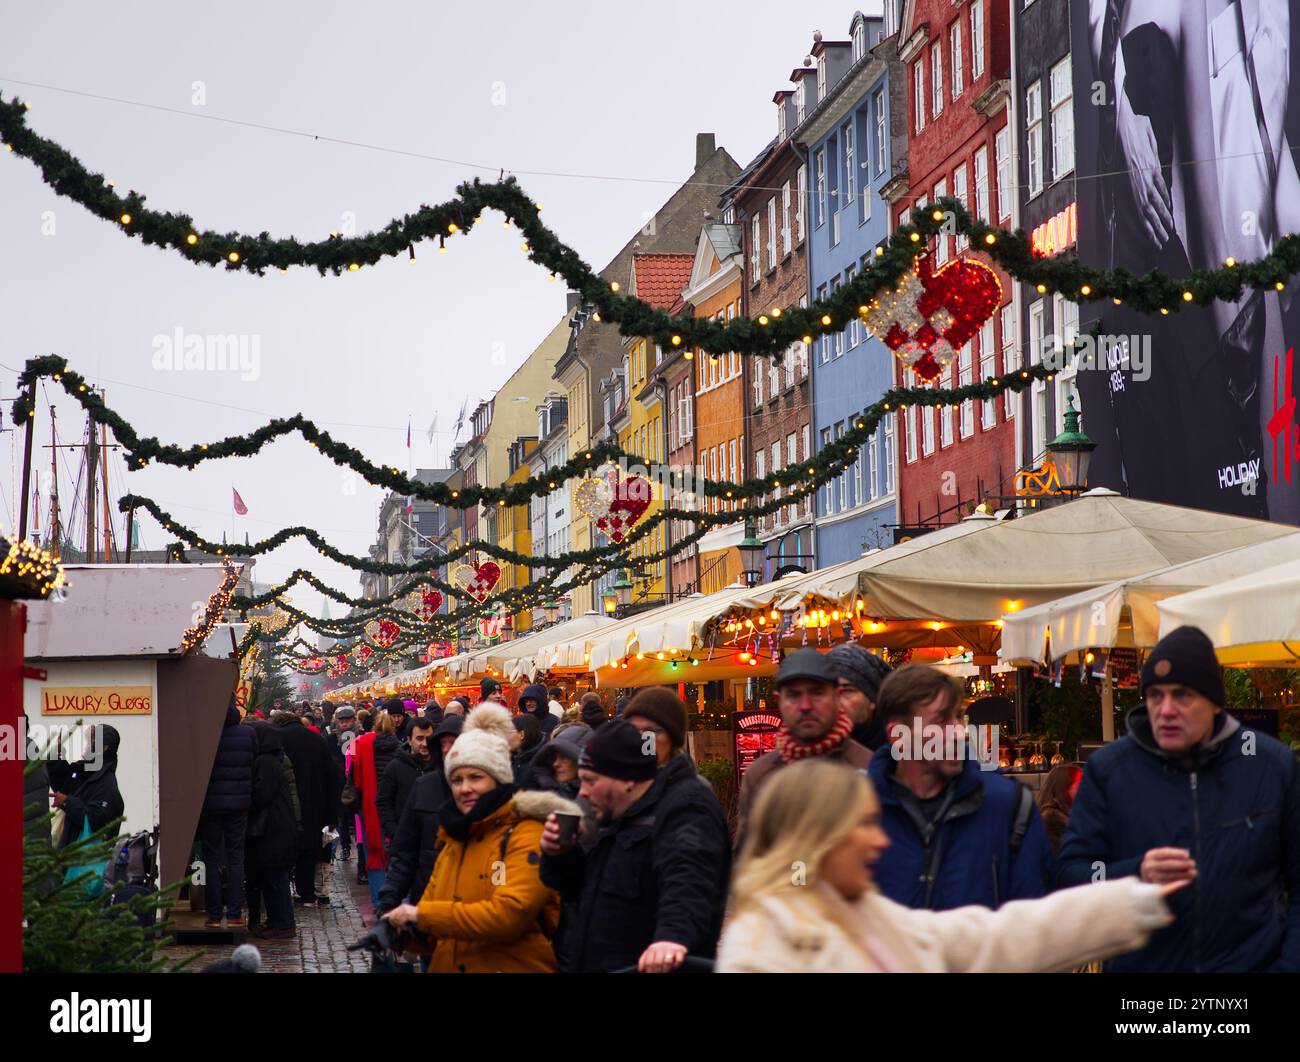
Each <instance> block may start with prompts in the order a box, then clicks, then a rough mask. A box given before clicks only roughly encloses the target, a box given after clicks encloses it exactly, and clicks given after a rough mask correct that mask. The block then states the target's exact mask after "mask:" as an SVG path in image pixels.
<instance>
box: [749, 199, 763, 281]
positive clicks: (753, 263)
mask: <svg viewBox="0 0 1300 1062" xmlns="http://www.w3.org/2000/svg"><path fill="white" fill-rule="evenodd" d="M760 224H761V222H760V220H759V217H758V215H757V214H755V215H754V216H753V217H752V218H750V219H749V274H750V275H749V282H750V283H751V284H757V283H758V282H759V279H760V274H759V269H758V245H759V241H760V239H761V238H762V233H761V232H760V231H759V226H760Z"/></svg>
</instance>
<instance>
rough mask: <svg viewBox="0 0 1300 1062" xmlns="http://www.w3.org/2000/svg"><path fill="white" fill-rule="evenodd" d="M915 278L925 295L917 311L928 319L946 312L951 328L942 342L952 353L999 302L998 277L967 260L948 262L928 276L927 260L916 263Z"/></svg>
mask: <svg viewBox="0 0 1300 1062" xmlns="http://www.w3.org/2000/svg"><path fill="white" fill-rule="evenodd" d="M917 275H918V276H919V277H920V278H921V286H922V287H923V288H924V289H925V293H924V294H923V295H922V296H921V297H920V298H919V299H917V301H916V308H917V309H918V310H920V311H921V313H922V314H923V315H924V316H925V317H926V318H927V319H928V318H930V317H931V316H933V314H934V312H935V311H936V310H938V309H939V308H940V307H942V308H943V309H945V310H947V311H948V313H949V315H951V317H952V324H951V325H949V326H948V327H947V328H945V329H944V330H943V338H944V339H946V340H947V341H948V345H949V346H950V347H952V349H953V350H960V349H961V348H962V347H963V346H965V345H966V343H967V342H968V341H969V340H970V339H972V338H973V337H974V336H975V334H976V333H977V332H978V331H979V330H980V325H982V324H983V323H984V322H985V321H987V320H988V319H989V318H990V317H992V316H993V311H994V310H996V309H997V308H998V304H999V303H1000V302H1001V301H1002V285H1001V284H1000V283H998V275H997V274H996V273H994V272H993V270H992V269H990V268H989V267H988V266H986V265H985V264H984V263H983V262H976V261H974V260H973V259H970V258H958V259H957V260H956V261H955V262H949V263H948V264H947V265H946V266H944V267H943V268H942V269H940V270H939V271H938V272H937V273H932V272H931V268H930V260H929V259H928V258H926V259H923V260H922V261H921V262H920V263H919V268H918V269H917ZM926 345H927V346H929V345H930V344H926Z"/></svg>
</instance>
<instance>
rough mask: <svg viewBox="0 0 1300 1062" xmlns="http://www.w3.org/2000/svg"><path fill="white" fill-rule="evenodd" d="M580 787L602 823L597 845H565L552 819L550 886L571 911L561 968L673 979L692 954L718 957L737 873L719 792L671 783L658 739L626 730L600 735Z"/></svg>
mask: <svg viewBox="0 0 1300 1062" xmlns="http://www.w3.org/2000/svg"><path fill="white" fill-rule="evenodd" d="M578 777H579V779H580V780H581V782H582V788H581V789H580V790H579V793H578V796H579V798H580V799H582V800H586V801H587V802H588V803H589V804H590V805H591V808H592V811H593V812H594V813H595V815H596V818H597V821H598V823H599V828H600V832H599V836H598V839H597V841H596V843H595V845H594V846H593V847H592V848H591V850H590V851H584V850H583V848H582V847H580V846H579V845H578V844H577V843H576V841H569V842H567V843H565V844H561V843H560V825H559V821H558V820H557V818H556V817H555V816H554V815H552V816H550V818H548V819H547V820H546V827H545V829H544V830H543V831H542V865H541V876H542V881H543V882H545V883H546V885H548V886H549V887H550V888H552V889H555V890H556V891H557V892H558V893H559V894H560V896H561V898H562V899H563V900H564V916H563V921H562V923H561V926H560V935H559V938H558V941H557V944H556V955H557V957H558V959H559V963H560V969H561V970H562V971H564V972H566V973H598V972H609V971H613V970H619V969H624V968H627V967H632V966H635V967H636V968H637V969H638V970H640V971H641V972H642V973H667V972H670V971H672V970H675V969H677V968H678V967H679V966H681V964H682V961H683V960H684V959H685V958H686V956H687V955H688V954H690V955H692V956H698V957H701V958H711V957H712V956H713V954H714V951H715V949H716V947H717V942H718V935H719V933H720V932H721V929H722V915H723V909H724V904H725V901H726V896H727V879H728V875H729V873H730V870H731V844H730V840H729V838H728V835H727V822H726V818H725V817H724V816H723V813H722V808H721V806H720V805H719V804H718V799H717V797H715V796H714V795H713V791H712V790H711V789H710V788H709V787H708V786H704V785H674V784H672V783H673V779H672V777H670V772H668V771H660V770H659V769H658V763H657V760H656V756H655V735H654V734H652V733H650V732H648V731H647V732H645V733H642V731H640V730H639V729H637V727H635V726H634V725H633V724H632V723H630V722H628V721H627V720H625V719H612V720H610V721H609V722H607V723H605V724H604V725H603V726H602V727H601V728H600V729H599V730H597V731H595V732H594V733H593V734H592V735H591V740H589V741H588V742H587V744H586V747H585V748H584V749H583V753H582V759H581V761H580V762H579V764H578Z"/></svg>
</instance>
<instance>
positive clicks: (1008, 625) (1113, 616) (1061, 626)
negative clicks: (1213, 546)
mask: <svg viewBox="0 0 1300 1062" xmlns="http://www.w3.org/2000/svg"><path fill="white" fill-rule="evenodd" d="M1274 526H1279V529H1280V530H1281V531H1282V537H1279V538H1273V539H1269V540H1267V541H1263V542H1256V543H1254V544H1252V545H1248V546H1239V547H1237V548H1236V549H1230V550H1225V551H1223V552H1222V553H1215V554H1212V555H1210V556H1208V557H1202V558H1200V559H1199V560H1193V561H1187V562H1185V563H1183V564H1175V565H1172V566H1167V567H1164V568H1160V569H1159V570H1157V571H1154V572H1146V573H1144V574H1142V575H1137V576H1134V577H1132V578H1129V579H1120V580H1116V581H1115V582H1110V583H1105V584H1103V585H1101V586H1096V587H1093V588H1091V589H1089V590H1083V591H1081V592H1079V593H1077V594H1070V595H1069V596H1067V597H1063V598H1058V599H1057V600H1055V601H1049V602H1047V603H1046V604H1042V605H1036V606H1035V607H1033V608H1029V609H1025V610H1024V611H1023V612H1012V613H1007V614H1006V615H1004V616H1003V617H1002V623H1003V626H1002V658H1003V659H1004V660H1008V661H1020V662H1027V663H1040V664H1041V663H1046V662H1047V660H1048V655H1049V653H1050V656H1051V658H1052V659H1053V660H1059V659H1061V658H1062V657H1064V656H1066V655H1067V654H1068V653H1071V652H1075V651H1077V650H1083V649H1090V648H1105V649H1109V648H1114V647H1116V646H1138V647H1141V648H1149V647H1150V646H1153V645H1155V644H1156V642H1157V641H1158V640H1159V628H1160V612H1159V611H1158V609H1157V604H1158V603H1159V602H1161V601H1164V600H1165V599H1167V598H1171V597H1174V596H1176V595H1179V594H1185V593H1187V592H1189V591H1192V590H1198V589H1201V588H1203V587H1211V586H1218V585H1219V584H1221V583H1225V582H1228V581H1229V580H1232V579H1236V578H1238V577H1239V576H1244V575H1249V574H1250V573H1252V572H1258V571H1259V570H1260V569H1262V568H1270V567H1273V566H1275V565H1278V564H1283V563H1285V562H1287V561H1300V533H1297V532H1296V531H1295V529H1294V528H1288V527H1282V526H1281V525H1274ZM1297 609H1300V606H1296V605H1293V606H1292V610H1293V611H1295V610H1297ZM1048 643H1050V646H1049V644H1048Z"/></svg>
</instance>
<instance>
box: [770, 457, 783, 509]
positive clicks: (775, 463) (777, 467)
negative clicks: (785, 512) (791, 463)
mask: <svg viewBox="0 0 1300 1062" xmlns="http://www.w3.org/2000/svg"><path fill="white" fill-rule="evenodd" d="M780 471H781V443H780V441H779V440H778V441H777V442H774V443H773V444H772V474H773V475H775V474H776V473H778V472H780ZM772 497H774V498H779V497H781V488H780V487H777V488H776V489H775V490H773V491H772ZM781 513H782V510H781V509H777V510H776V512H775V513H773V514H772V521H773V523H774V524H775V525H776V526H777V527H780V526H781Z"/></svg>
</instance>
